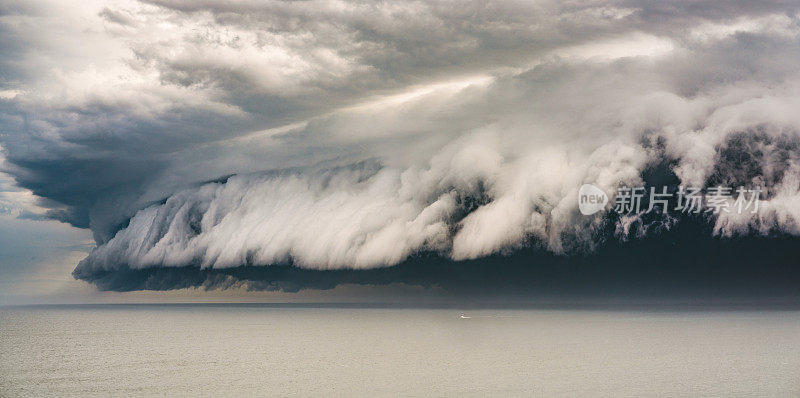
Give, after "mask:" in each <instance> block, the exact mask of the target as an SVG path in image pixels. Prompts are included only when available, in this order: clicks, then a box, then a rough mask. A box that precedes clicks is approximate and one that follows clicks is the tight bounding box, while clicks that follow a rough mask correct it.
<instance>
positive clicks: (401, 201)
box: [0, 0, 800, 290]
mask: <svg viewBox="0 0 800 398" xmlns="http://www.w3.org/2000/svg"><path fill="white" fill-rule="evenodd" d="M45 3H47V2H44V1H34V2H11V3H6V4H5V5H2V6H0V15H2V16H1V17H0V32H2V34H0V37H1V38H2V39H0V52H1V53H2V54H3V57H0V73H1V74H2V76H0V131H2V133H3V134H2V135H0V146H2V149H3V155H4V158H5V160H4V163H3V167H4V170H3V171H4V173H6V174H7V175H8V176H10V177H11V178H13V179H14V181H15V183H16V185H17V186H19V187H21V188H24V189H26V190H29V191H30V192H32V193H33V194H34V195H35V196H36V197H37V198H38V199H37V203H36V205H35V207H32V209H34V208H35V210H36V212H38V213H36V214H33V213H31V212H30V211H29V212H27V213H25V214H26V215H27V216H28V217H39V218H52V219H57V220H60V221H63V222H66V223H70V224H72V225H74V226H78V227H81V228H89V229H91V231H92V233H93V235H94V239H95V242H96V244H97V247H96V248H95V249H94V250H93V251H92V252H91V254H89V256H88V257H87V258H86V259H84V260H83V261H81V262H80V264H78V265H77V268H76V269H75V271H74V273H73V274H74V276H75V277H77V278H80V279H84V280H87V281H90V282H93V283H95V284H97V285H98V287H100V288H101V289H110V290H136V289H157V290H161V289H174V288H184V287H192V286H205V287H210V288H224V287H227V286H232V285H236V284H239V283H246V284H247V286H248V287H249V288H253V289H278V290H297V289H303V288H330V287H333V286H335V285H337V284H340V283H374V284H386V283H394V282H400V283H412V284H423V285H448V284H450V285H453V284H455V282H454V281H457V280H461V279H460V278H461V277H460V276H456V275H454V274H457V273H459V266H460V265H461V266H463V267H464V268H463V270H464V271H463V272H464V273H465V274H471V275H474V276H475V278H477V279H481V278H483V279H488V280H491V279H493V277H491V276H489V277H487V276H486V273H487V272H488V273H491V272H492V271H490V270H491V269H496V272H504V271H503V270H504V269H505V270H506V271H508V270H512V271H509V272H510V274H512V275H517V274H520V273H522V274H525V275H527V277H530V278H533V279H537V278H540V277H542V274H538V273H537V272H544V273H547V272H549V271H546V270H548V269H555V268H552V267H553V264H561V263H562V262H564V261H565V260H563V259H564V258H569V259H572V260H571V261H573V263H574V264H578V263H580V264H584V263H591V262H592V261H593V260H586V257H585V256H589V258H590V259H591V258H594V259H595V261H601V262H605V263H610V262H614V261H616V260H618V259H620V258H622V257H624V256H623V255H621V254H619V253H622V252H623V251H617V250H623V249H619V248H625V249H624V250H628V251H630V253H638V254H641V255H644V254H643V253H642V251H641V249H637V248H636V247H649V246H648V245H658V244H656V243H652V242H654V239H655V240H656V241H657V240H659V239H660V240H662V241H664V240H665V239H667V240H668V239H678V238H677V236H679V235H676V232H675V231H676V229H678V228H686V227H681V225H692V226H693V227H692V228H689V229H684V230H681V231H684V232H685V234H689V235H691V236H694V237H702V238H700V239H701V241H702V242H706V243H708V244H709V245H710V246H709V247H718V246H719V245H722V246H725V245H729V243H725V242H734V241H735V242H741V241H742V240H748V241H757V242H761V243H758V244H759V245H765V246H764V247H771V246H770V245H775V247H776V248H778V249H776V250H778V251H780V252H781V253H788V252H789V251H791V248H792V247H793V244H791V243H787V242H793V241H792V239H795V238H794V237H795V236H798V235H800V227H799V226H800V222H798V221H800V192H798V190H800V150H799V148H798V145H800V136H799V135H798V132H800V113H799V112H797V109H800V68H798V60H800V18H799V16H800V14H798V8H800V5H797V4H796V2H779V1H776V2H768V3H759V4H754V3H751V2H745V1H740V2H726V3H717V2H713V3H712V2H683V1H681V2H677V1H676V2H671V1H663V2H655V3H654V2H644V1H618V2H613V1H612V2H578V3H575V2H566V3H565V2H555V1H553V2H550V1H545V2H535V3H530V2H512V1H507V2H498V3H486V2H480V1H475V2H448V1H442V2H429V3H420V2H401V3H384V2H374V3H373V2H346V1H308V2H266V3H265V2H255V1H245V0H243V1H234V2H228V1H213V0H208V1H198V2H185V1H178V0H156V1H97V2H88V3H87V5H86V6H84V7H81V9H80V10H76V9H72V8H68V7H67V6H66V5H63V4H61V3H59V2H51V3H47V4H45ZM584 184H592V185H593V186H595V187H597V188H598V189H599V190H601V191H602V192H604V193H606V194H607V195H608V205H607V210H606V211H600V212H598V213H596V214H591V215H583V214H581V212H580V211H579V209H578V191H579V189H580V187H581V186H582V185H584ZM639 186H641V187H644V188H646V189H649V188H651V187H653V188H658V189H660V187H662V186H663V187H666V189H668V190H669V191H670V192H677V190H678V189H679V187H699V188H702V189H708V188H713V187H718V186H727V187H732V188H733V189H734V190H735V189H736V188H737V187H740V186H742V187H750V188H752V187H759V189H763V192H762V194H761V197H760V202H759V208H758V210H757V211H754V212H750V211H746V212H733V211H731V212H719V213H718V214H717V213H714V212H705V211H704V212H702V213H700V214H698V215H686V214H666V213H660V214H659V213H658V212H645V211H641V212H632V213H631V214H626V215H619V214H616V213H615V212H614V211H613V210H612V207H613V206H614V204H615V201H616V200H617V196H618V190H619V188H620V187H639ZM734 198H735V191H734ZM645 204H647V203H645ZM642 210H646V209H642ZM678 240H680V239H678ZM787 240H788V241H787ZM632 242H633V243H632ZM635 242H639V243H635ZM764 242H767V243H764ZM770 242H771V243H770ZM660 244H668V243H660ZM687 244H689V243H688V242H687ZM637 245H639V246H637ZM734 246H735V245H734ZM739 246H741V247H745V246H746V245H743V244H742V245H739ZM659 247H660V246H659ZM692 247H694V249H692V250H693V252H694V253H699V252H701V251H702V250H701V249H699V248H697V247H696V246H692ZM725 247H728V246H725ZM746 247H750V246H746ZM609 250H611V251H610V252H609ZM736 250H739V249H736ZM504 256H505V257H504ZM521 256H522V257H521ZM592 256H595V257H592ZM506 257H507V258H509V259H517V260H508V261H509V262H510V264H511V265H507V266H497V265H496V264H497V263H498V261H499V260H497V259H498V258H506ZM523 257H524V258H525V259H526V260H524V261H523V260H520V259H521V258H523ZM740 258H741V257H740ZM726 259H728V258H727V257H726ZM529 260H530V261H529ZM537 261H538V262H539V263H538V264H540V266H541V267H540V268H538V271H536V270H537V268H536V267H537ZM720 261H721V260H720ZM527 262H530V264H528V266H530V267H533V268H532V269H527V268H525V267H524V266H522V265H520V264H522V263H527ZM493 264H494V265H493ZM720 266H722V265H720ZM504 267H506V268H508V269H506V268H504ZM548 267H551V268H548ZM587 267H588V266H587ZM615 267H617V266H616V265H615V266H609V268H608V269H609V270H616V269H618V268H615ZM623 268H624V269H628V268H625V267H623ZM710 269H712V268H709V270H710ZM559 272H560V271H559ZM570 272H571V271H570ZM609 272H611V271H609ZM627 272H630V269H628V271H627ZM709 272H710V271H709ZM578 274H581V273H580V272H576V273H575V275H578ZM601 274H602V275H606V274H604V273H602V272H601V273H600V274H598V271H596V270H594V271H591V272H590V271H586V273H585V275H587V278H588V276H589V275H591V276H593V277H598V278H601V276H600V275H601ZM443 275H449V276H443ZM570 275H572V274H570ZM704 275H706V274H704ZM462 276H463V275H462ZM684 276H686V277H687V279H690V278H689V276H688V274H687V275H684ZM570 278H572V277H570ZM501 279H502V278H501ZM512 279H513V278H512ZM601 279H602V278H601ZM503 280H506V281H507V279H503ZM448 281H449V282H448ZM504 283H505V282H504Z"/></svg>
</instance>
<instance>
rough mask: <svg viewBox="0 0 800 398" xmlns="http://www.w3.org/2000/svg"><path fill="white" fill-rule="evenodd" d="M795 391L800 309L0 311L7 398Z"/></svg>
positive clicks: (1, 386) (0, 360)
mask: <svg viewBox="0 0 800 398" xmlns="http://www.w3.org/2000/svg"><path fill="white" fill-rule="evenodd" d="M43 395H44V396H64V397H67V396H79V397H85V396H109V395H113V396H152V395H158V396H165V395H166V396H176V395H177V396H198V395H199V396H250V395H258V396H265V395H266V396H290V395H291V396H326V397H327V396H344V397H349V396H455V397H462V396H487V395H491V396H546V397H553V396H556V397H557V396H565V397H602V396H615V397H620V396H630V397H643V396H687V397H688V396H691V397H699V396H742V397H746V396H754V397H755V396H758V397H780V396H785V397H797V396H800V312H798V311H788V310H781V311H769V310H762V311H696V310H692V311H681V310H658V311H647V310H464V311H462V310H448V309H397V308H300V307H291V306H290V307H280V306H277V307H276V306H236V305H231V306H226V305H219V306H208V305H196V306H192V305H186V306H171V305H163V306H152V305H141V306H113V305H111V306H88V307H87V306H71V307H67V306H65V307H8V308H0V396H3V397H14V396H43Z"/></svg>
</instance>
